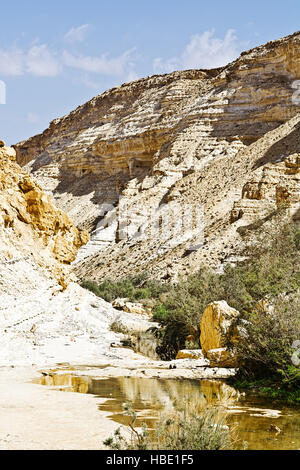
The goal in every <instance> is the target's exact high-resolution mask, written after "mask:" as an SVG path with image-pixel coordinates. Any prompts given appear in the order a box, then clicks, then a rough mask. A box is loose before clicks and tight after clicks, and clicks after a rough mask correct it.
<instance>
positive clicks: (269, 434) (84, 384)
mask: <svg viewBox="0 0 300 470" xmlns="http://www.w3.org/2000/svg"><path fill="white" fill-rule="evenodd" d="M39 383H41V384H42V385H47V386H51V387H55V389H58V390H64V391H71V392H79V393H91V394H94V395H96V396H98V397H101V398H105V399H106V400H105V401H104V402H102V403H101V404H99V405H98V407H99V410H102V411H106V412H107V413H108V416H109V417H110V418H111V419H113V420H114V421H117V422H119V423H121V424H128V421H129V419H130V418H127V417H126V416H125V415H124V414H123V405H124V403H126V402H131V403H132V408H133V409H134V410H135V411H136V412H137V415H138V419H137V421H136V425H137V426H140V425H141V424H142V423H147V425H148V426H150V427H153V424H154V423H155V421H156V420H157V419H158V417H159V415H160V414H161V413H162V412H163V413H165V412H166V413H168V412H172V411H173V410H174V409H175V408H176V407H178V405H183V404H187V403H189V404H192V407H193V410H195V412H196V413H201V410H202V409H203V408H204V407H205V406H206V405H207V404H210V405H212V404H213V405H216V406H222V408H224V409H226V410H227V412H228V424H229V425H231V424H236V426H237V430H238V437H239V440H240V444H239V446H240V447H242V445H243V444H242V443H243V441H245V442H247V444H248V449H259V450H261V449H265V450H269V449H270V450H275V449H286V450H290V449H300V408H299V407H298V408H291V407H288V408H287V407H281V408H278V407H277V405H276V409H274V404H272V402H271V401H268V400H265V399H263V398H260V397H257V396H255V394H249V395H247V396H246V397H241V396H240V394H239V393H238V392H237V391H236V390H235V389H234V388H233V387H230V386H229V385H227V384H226V383H225V382H223V381H220V380H188V379H186V380H175V379H165V380H164V379H149V378H145V379H141V378H135V377H117V378H109V379H94V378H92V377H87V376H76V375H72V374H55V373H53V374H51V375H46V376H42V378H41V379H40V381H39ZM278 429H279V430H280V431H278Z"/></svg>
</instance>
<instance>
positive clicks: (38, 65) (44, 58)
mask: <svg viewBox="0 0 300 470" xmlns="http://www.w3.org/2000/svg"><path fill="white" fill-rule="evenodd" d="M60 68H61V66H60V63H59V61H58V60H57V59H56V57H55V56H54V55H53V54H52V53H51V52H50V51H49V49H48V47H47V46H46V45H45V44H43V45H41V46H33V47H31V49H29V51H28V53H27V56H26V70H27V71H28V73H30V74H32V75H36V76H38V77H56V75H58V74H59V72H60Z"/></svg>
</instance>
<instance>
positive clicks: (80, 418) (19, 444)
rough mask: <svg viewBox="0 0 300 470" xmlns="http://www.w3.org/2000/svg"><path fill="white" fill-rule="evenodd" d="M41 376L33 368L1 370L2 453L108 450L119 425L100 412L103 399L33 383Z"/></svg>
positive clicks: (0, 424) (0, 422)
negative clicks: (30, 450) (99, 404)
mask: <svg viewBox="0 0 300 470" xmlns="http://www.w3.org/2000/svg"><path fill="white" fill-rule="evenodd" d="M38 376H39V374H38V372H37V370H36V369H34V368H28V367H27V368H20V367H18V368H1V369H0V387H1V393H0V450H19V449H22V450H23V449H24V450H29V449H34V450H46V449H51V450H62V449H65V450H67V449H71V450H72V449H74V450H77V449H105V446H104V445H103V440H104V439H105V438H107V437H109V436H110V435H111V434H113V431H114V429H116V428H117V427H118V424H117V423H114V422H113V421H111V420H109V419H108V418H107V417H106V416H105V413H104V412H102V411H99V410H98V407H97V404H98V403H100V402H101V398H98V397H97V398H95V397H94V396H93V395H86V394H80V393H65V392H59V391H55V390H51V389H48V388H47V387H43V386H42V385H36V384H32V383H30V382H31V380H33V379H34V378H35V377H38ZM103 401H105V400H104V399H103ZM106 449H107V448H106Z"/></svg>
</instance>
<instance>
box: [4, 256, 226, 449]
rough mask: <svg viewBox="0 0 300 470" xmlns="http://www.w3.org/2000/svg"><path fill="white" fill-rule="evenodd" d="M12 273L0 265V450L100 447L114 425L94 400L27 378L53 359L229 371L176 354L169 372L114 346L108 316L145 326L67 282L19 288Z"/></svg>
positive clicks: (149, 373)
mask: <svg viewBox="0 0 300 470" xmlns="http://www.w3.org/2000/svg"><path fill="white" fill-rule="evenodd" d="M4 269H5V272H4V271H3V270H4ZM9 269H10V271H9V272H8V270H9ZM21 271H22V270H21ZM22 272H25V268H24V270H23V271H22ZM1 274H2V279H5V282H2V284H1ZM3 274H4V275H3ZM8 274H9V275H8ZM16 274H18V275H19V276H20V275H21V274H20V271H19V270H18V269H16V268H15V267H14V269H13V268H11V267H10V265H9V266H6V265H4V266H2V268H1V269H0V449H39V450H44V449H53V450H56V449H104V448H105V447H104V446H103V440H104V439H105V438H107V437H109V436H111V435H112V433H113V430H114V429H116V428H117V427H118V425H117V424H116V423H114V422H113V421H111V420H110V419H108V418H107V417H106V415H105V413H104V412H101V411H99V410H98V407H97V404H98V403H100V402H101V398H99V397H94V396H92V395H90V394H88V395H87V394H80V393H65V392H62V391H56V390H53V389H51V388H47V387H43V386H42V385H37V384H34V383H31V382H32V380H33V379H34V378H37V377H40V370H41V369H43V370H45V371H46V373H47V371H48V370H49V369H50V370H51V369H53V368H54V369H55V368H56V364H62V363H63V364H70V365H71V366H72V367H73V368H75V373H76V368H79V369H80V370H81V368H80V366H84V365H86V366H85V368H86V369H87V370H85V371H84V372H83V371H82V370H81V373H83V374H84V375H88V376H94V377H99V376H100V377H120V376H128V377H131V376H132V377H150V378H151V377H158V378H170V377H172V378H175V377H177V378H181V379H182V378H188V377H189V378H200V377H201V378H221V377H227V376H228V375H232V373H233V372H234V371H231V370H229V369H227V370H225V369H218V370H215V369H210V368H209V367H207V364H206V362H205V360H202V359H201V360H199V361H198V360H190V361H189V360H181V362H180V361H179V362H180V364H178V363H177V365H176V367H177V369H175V370H169V368H168V367H169V364H167V363H162V362H161V361H152V360H151V359H149V358H146V357H144V356H142V355H140V354H135V353H134V352H133V351H131V350H128V349H123V348H120V347H115V346H119V345H120V335H118V334H116V333H114V332H113V331H111V329H110V325H111V324H112V322H114V321H118V322H119V323H120V322H121V323H122V325H123V327H124V328H125V329H126V330H128V331H145V330H147V329H148V328H149V326H152V325H153V324H152V323H150V322H149V319H148V318H143V317H141V316H140V315H135V314H128V313H125V312H120V311H118V310H115V309H114V308H113V307H112V306H111V304H108V303H107V302H105V301H104V300H102V299H100V298H98V297H96V296H94V295H93V294H92V293H90V292H88V291H86V290H85V289H82V288H81V287H80V286H79V285H77V284H74V283H73V284H70V285H69V286H68V288H67V289H66V290H65V291H64V292H62V291H60V289H58V288H57V286H55V285H51V283H49V284H47V282H46V281H45V280H43V279H40V277H39V276H37V278H36V279H35V281H36V286H35V288H34V289H32V288H31V287H32V285H31V287H29V288H28V290H26V289H25V290H24V285H23V284H22V283H21V284H20V283H18V282H16V279H14V278H15V276H16ZM35 275H36V272H35V271H33V272H32V276H33V278H34V276H35ZM33 278H32V279H31V281H30V282H31V283H32V282H33ZM8 279H9V280H10V282H8ZM22 282H23V281H22ZM49 282H50V281H49ZM1 286H2V287H1ZM14 286H15V287H14ZM21 287H22V289H21ZM19 288H20V289H21V291H20V292H19V291H18V289H19ZM23 291H24V292H23ZM172 362H174V361H172ZM175 362H177V361H175ZM189 362H192V364H191V363H189ZM87 365H90V366H94V367H95V366H98V370H97V369H95V368H94V367H88V366H87ZM104 365H105V366H109V367H106V369H102V368H101V366H104ZM99 367H100V368H99ZM80 370H79V375H80Z"/></svg>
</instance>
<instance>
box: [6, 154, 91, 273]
mask: <svg viewBox="0 0 300 470" xmlns="http://www.w3.org/2000/svg"><path fill="white" fill-rule="evenodd" d="M87 241H88V233H87V232H84V231H81V230H78V229H77V228H76V226H75V224H74V223H73V222H72V221H71V219H70V218H69V217H68V216H67V215H66V214H64V213H63V212H62V211H61V210H60V209H57V208H56V207H54V205H53V204H52V202H51V200H50V197H49V196H47V195H46V194H45V193H44V192H43V190H42V189H41V187H40V186H39V185H38V184H37V183H36V182H35V181H34V180H33V179H32V178H31V177H30V176H29V175H28V174H27V173H25V172H24V171H23V170H22V169H21V168H20V166H19V165H18V164H17V163H16V152H15V150H14V149H13V148H9V147H5V146H4V147H1V148H0V246H1V253H0V259H1V265H3V264H5V263H8V264H9V263H11V264H13V261H14V259H15V258H19V257H20V256H21V257H23V258H26V257H27V258H30V259H32V261H34V262H35V263H36V264H37V265H38V266H40V267H42V268H44V269H45V270H48V271H50V272H51V273H53V274H54V275H55V277H56V278H58V279H59V280H60V282H65V274H66V272H65V270H64V268H63V265H65V264H70V263H71V262H72V261H73V260H74V259H75V257H76V254H77V251H78V249H79V248H80V247H81V246H82V245H83V244H84V243H86V242H87ZM4 282H5V279H4Z"/></svg>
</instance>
